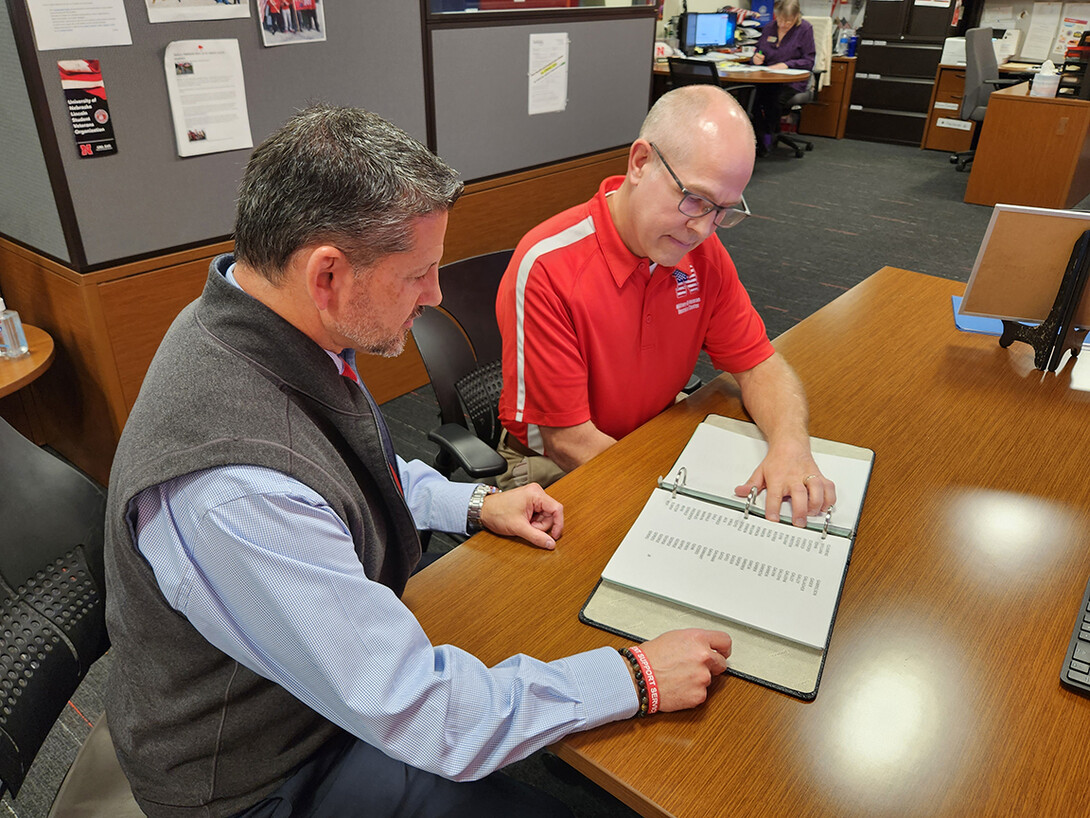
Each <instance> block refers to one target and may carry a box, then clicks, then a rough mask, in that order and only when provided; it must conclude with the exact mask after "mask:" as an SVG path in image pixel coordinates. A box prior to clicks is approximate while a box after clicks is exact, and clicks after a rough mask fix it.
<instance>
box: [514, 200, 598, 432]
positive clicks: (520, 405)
mask: <svg viewBox="0 0 1090 818" xmlns="http://www.w3.org/2000/svg"><path fill="white" fill-rule="evenodd" d="M592 235H594V218H593V217H592V216H587V217H586V218H585V219H583V221H581V222H576V223H575V224H573V225H572V226H571V227H567V228H565V229H564V230H561V231H560V232H559V233H557V234H556V235H553V236H549V237H548V238H545V239H542V240H541V241H539V242H538V243H537V244H535V245H534V246H533V247H531V248H530V249H529V250H527V251H526V255H524V256H523V257H522V261H521V262H520V263H519V271H518V278H517V279H516V280H515V377H516V379H517V383H518V390H517V393H516V398H515V420H516V421H517V422H519V423H522V413H523V411H524V410H525V409H526V353H525V349H524V347H525V344H526V334H525V328H524V327H523V321H524V319H525V309H526V305H525V303H524V301H525V298H526V281H527V279H529V278H530V269H531V268H532V267H533V266H534V263H535V262H536V261H537V260H538V259H539V258H540V257H541V256H544V255H546V254H548V253H551V252H553V251H554V250H560V249H561V248H563V247H567V246H568V245H569V244H575V243H576V242H578V241H582V240H583V239H585V238H587V237H588V236H592Z"/></svg>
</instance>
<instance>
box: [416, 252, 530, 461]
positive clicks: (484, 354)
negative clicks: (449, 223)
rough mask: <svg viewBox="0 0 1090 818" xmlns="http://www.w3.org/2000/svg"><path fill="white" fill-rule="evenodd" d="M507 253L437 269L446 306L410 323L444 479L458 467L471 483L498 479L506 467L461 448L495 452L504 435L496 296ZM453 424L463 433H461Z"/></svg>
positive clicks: (489, 254)
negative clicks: (431, 401)
mask: <svg viewBox="0 0 1090 818" xmlns="http://www.w3.org/2000/svg"><path fill="white" fill-rule="evenodd" d="M512 252H513V251H512V250H502V251H498V252H495V253H486V254H484V255H480V256H474V257H473V258H468V259H463V260H462V261H457V262H454V263H452V264H448V265H446V266H444V267H442V268H440V270H439V284H440V287H441V288H442V290H443V303H442V305H441V306H440V307H438V308H433V307H427V308H425V309H424V313H423V314H422V315H421V316H420V317H419V318H417V319H416V320H415V321H414V322H413V338H414V340H415V341H416V346H417V349H418V350H419V351H420V357H421V359H423V361H424V368H425V369H426V370H427V372H428V378H429V379H430V380H431V385H432V389H433V390H434V391H435V397H436V400H437V401H438V403H439V418H440V422H441V423H442V424H443V425H442V427H441V428H440V429H438V430H436V431H434V432H432V433H430V434H429V435H428V437H429V439H431V440H433V441H435V442H437V443H439V445H440V452H439V456H438V457H437V458H436V463H435V466H436V468H437V469H438V470H439V471H440V472H441V473H443V474H446V475H449V474H450V473H451V472H453V471H454V469H456V468H457V467H458V466H461V467H462V468H463V469H465V471H466V472H467V473H468V474H469V475H470V476H472V477H475V478H481V477H488V476H493V475H496V474H500V473H502V472H503V470H504V468H505V466H503V467H501V464H502V460H503V459H502V458H501V457H500V456H499V455H498V454H496V453H495V452H494V451H491V452H489V453H486V454H491V455H493V456H494V457H486V458H485V459H481V458H475V457H473V456H472V455H467V454H465V451H464V448H465V445H468V444H469V443H470V442H469V441H467V437H470V436H471V437H473V438H476V439H477V441H476V446H477V447H478V448H479V447H482V446H483V448H484V449H488V450H494V449H495V448H496V446H497V445H498V444H499V439H500V433H501V432H502V427H501V425H500V422H499V399H500V390H501V389H502V387H503V373H502V366H501V361H500V359H501V356H502V342H501V339H500V331H499V327H498V326H497V324H496V292H497V290H498V289H499V285H500V279H501V278H502V277H503V273H504V270H506V269H507V264H508V262H509V261H510V260H511V254H512ZM452 427H454V428H452ZM457 427H461V428H462V429H463V430H464V431H465V433H466V434H459V433H458V429H457ZM467 458H468V459H467Z"/></svg>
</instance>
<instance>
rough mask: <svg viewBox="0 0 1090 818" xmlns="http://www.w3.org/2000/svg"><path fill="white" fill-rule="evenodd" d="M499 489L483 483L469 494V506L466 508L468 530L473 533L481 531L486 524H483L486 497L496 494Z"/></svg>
mask: <svg viewBox="0 0 1090 818" xmlns="http://www.w3.org/2000/svg"><path fill="white" fill-rule="evenodd" d="M498 491H499V489H498V488H496V487H495V486H486V485H484V484H481V485H479V486H477V487H476V488H475V489H473V493H472V494H471V495H469V508H468V509H466V531H467V532H469V533H470V534H472V533H473V532H475V531H480V530H481V529H482V528H483V527H484V526H482V525H481V509H482V508H484V498H485V497H487V496H488V495H489V494H495V493H496V492H498Z"/></svg>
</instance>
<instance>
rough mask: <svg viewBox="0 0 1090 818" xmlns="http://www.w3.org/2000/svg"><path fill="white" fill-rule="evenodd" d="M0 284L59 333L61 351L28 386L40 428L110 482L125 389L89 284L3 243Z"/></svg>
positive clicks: (32, 316) (27, 314) (25, 312)
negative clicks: (90, 301)
mask: <svg viewBox="0 0 1090 818" xmlns="http://www.w3.org/2000/svg"><path fill="white" fill-rule="evenodd" d="M0 291H2V292H3V293H4V298H5V299H6V300H7V301H8V302H9V303H10V304H11V306H12V307H13V308H14V309H17V310H18V311H19V314H20V316H21V317H22V318H23V320H24V321H26V322H27V323H29V324H33V325H35V326H37V327H41V328H42V329H44V330H45V331H46V332H48V333H49V334H50V335H51V336H53V341H54V344H55V345H56V350H57V354H56V358H55V359H54V361H53V364H52V366H51V367H50V368H49V371H47V372H46V373H45V374H43V375H42V376H41V377H40V378H38V380H37V381H35V382H34V383H33V384H32V385H31V386H30V387H28V388H29V389H31V390H32V391H33V395H34V397H35V400H36V402H37V404H38V405H39V406H41V407H42V409H43V413H42V417H41V418H39V419H37V420H39V421H40V423H39V428H40V429H41V430H42V434H43V435H44V437H45V439H46V441H47V442H48V443H49V444H50V445H52V446H53V447H54V448H56V449H57V451H59V452H61V454H63V455H64V456H65V457H67V458H68V459H69V460H71V461H72V462H73V463H75V464H76V465H77V466H79V467H80V468H81V469H83V470H84V471H86V472H87V473H88V474H90V475H91V476H92V477H93V478H94V479H96V480H98V481H99V482H101V483H105V482H106V481H107V478H108V475H109V463H110V460H111V459H112V457H113V451H114V448H115V447H116V445H117V438H118V435H119V434H120V432H121V426H120V424H119V423H118V421H117V414H116V413H115V412H114V411H113V406H114V405H115V404H116V402H117V401H118V400H119V398H120V395H121V390H120V385H119V383H118V380H117V373H116V370H115V369H114V368H113V366H112V356H111V353H110V349H109V340H108V338H106V337H105V335H104V334H103V333H101V332H100V331H99V328H98V327H97V326H95V324H94V322H93V320H92V316H91V315H90V314H89V310H88V305H87V301H86V295H87V292H86V288H84V287H81V286H80V285H79V284H78V283H77V282H76V281H73V280H69V279H67V278H65V277H62V276H59V275H56V274H54V273H53V272H51V271H50V270H49V269H47V267H46V266H44V265H41V264H37V263H35V262H34V261H33V260H32V258H31V257H29V256H28V255H27V254H26V253H25V251H24V252H13V251H12V247H11V246H10V245H8V244H7V243H2V242H0Z"/></svg>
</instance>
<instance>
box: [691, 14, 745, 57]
mask: <svg viewBox="0 0 1090 818" xmlns="http://www.w3.org/2000/svg"><path fill="white" fill-rule="evenodd" d="M678 23H679V24H678V41H679V44H680V46H681V50H682V51H684V52H685V53H686V54H692V53H693V51H694V50H696V49H697V48H708V49H713V50H714V49H719V48H732V47H733V46H734V29H735V26H736V25H737V23H738V16H737V15H736V14H734V13H733V12H722V13H709V12H696V11H690V12H685V13H684V14H682V15H681V19H680V20H679V21H678Z"/></svg>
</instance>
